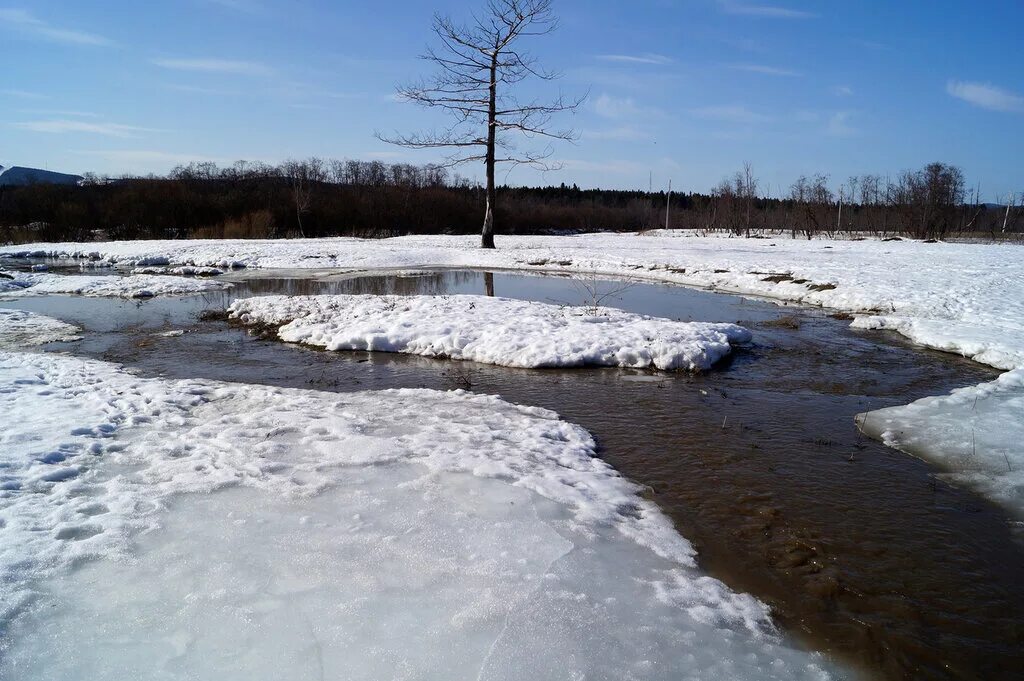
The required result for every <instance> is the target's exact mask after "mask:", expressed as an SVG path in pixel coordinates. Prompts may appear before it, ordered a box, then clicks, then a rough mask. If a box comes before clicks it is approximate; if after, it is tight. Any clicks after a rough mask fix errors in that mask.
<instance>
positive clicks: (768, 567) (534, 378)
mask: <svg viewBox="0 0 1024 681" xmlns="http://www.w3.org/2000/svg"><path fill="white" fill-rule="evenodd" d="M260 277H261V278H249V279H244V280H242V281H240V283H239V285H238V286H237V287H236V288H235V289H233V290H231V291H228V292H224V293H216V294H212V295H208V296H205V297H198V298H187V299H157V300H152V301H148V302H145V303H141V304H140V303H136V302H129V301H119V300H107V299H83V298H65V297H48V298H37V299H23V300H19V301H16V302H7V303H0V304H3V305H5V306H14V307H19V308H23V309H32V310H35V311H38V312H41V313H45V314H50V315H52V316H56V317H58V318H61V319H66V320H68V321H73V322H75V323H78V324H79V325H81V326H83V327H84V328H86V329H87V330H88V331H89V332H90V333H89V334H88V335H87V339H86V340H85V341H83V342H81V343H78V344H71V345H67V346H64V348H65V349H68V350H71V351H73V352H76V353H79V354H85V355H90V356H96V357H101V358H103V359H107V360H110V361H115V362H121V363H124V364H127V365H130V366H132V367H135V368H137V369H139V370H141V371H142V372H143V373H145V374H149V375H161V376H169V377H206V378H213V379H221V380H232V381H244V382H257V383H267V384H274V385H282V386H292V387H308V388H315V389H321V390H337V391H347V390H362V389H379V388H392V387H428V388H440V389H447V388H455V387H460V388H469V389H472V390H474V391H477V392H483V393H495V394H500V395H502V396H503V397H504V398H505V399H507V400H510V401H513V402H520V403H526V404H534V405H539V406H544V407H548V408H550V409H554V410H556V411H558V412H559V413H560V414H561V415H562V416H563V418H565V419H567V420H569V421H573V422H575V423H579V424H580V425H582V426H584V427H586V428H588V429H589V430H590V431H591V432H592V433H593V434H594V435H595V437H596V438H597V439H598V441H599V443H600V446H601V456H602V457H603V458H605V459H606V460H607V461H608V462H609V463H611V464H612V465H614V466H615V467H616V468H617V469H618V470H619V471H621V472H622V473H623V474H625V475H627V476H629V477H630V478H632V479H634V480H636V481H638V482H641V483H643V484H645V485H648V486H649V487H650V494H651V496H652V498H653V499H655V500H656V501H657V502H658V503H659V504H660V505H661V507H662V508H663V509H664V510H665V511H666V512H667V513H668V514H669V515H670V516H671V517H672V518H673V519H674V520H675V522H676V524H677V526H678V527H679V530H680V532H681V533H682V534H683V535H684V536H686V537H687V538H688V539H690V540H691V541H692V542H693V543H694V544H695V546H696V547H697V549H698V551H699V557H698V560H699V562H700V563H701V565H702V566H703V568H704V569H706V570H707V571H708V572H710V573H711V574H713V575H715V576H717V577H719V578H721V579H723V580H724V581H726V582H727V583H728V584H730V585H731V586H732V587H733V588H735V589H737V590H742V591H748V592H750V593H753V594H755V595H757V596H758V597H759V598H761V599H762V600H764V601H766V602H767V603H769V604H770V605H771V606H772V608H773V610H774V613H775V617H776V620H777V621H778V622H779V623H780V625H781V626H783V627H784V628H786V629H787V630H789V631H790V632H791V633H793V634H795V635H797V636H799V637H802V638H803V639H804V640H805V641H806V642H807V643H808V644H809V645H812V646H814V647H816V648H819V649H822V650H825V651H829V652H831V653H832V654H834V655H836V656H838V657H841V658H843V659H845V660H847V661H849V662H852V663H854V664H856V665H858V666H860V667H861V668H863V669H865V670H867V671H868V672H869V674H870V675H872V676H877V677H879V678H891V679H904V678H907V679H909V678H914V679H952V678H955V679H1004V678H1005V679H1010V678H1020V670H1021V669H1024V580H1022V579H1021V578H1022V576H1024V546H1022V544H1021V542H1020V540H1019V537H1015V536H1014V534H1013V532H1012V520H1011V519H1010V518H1009V517H1008V515H1007V514H1006V513H1005V512H1003V511H1002V510H1000V509H999V508H997V507H995V506H993V505H992V504H989V503H988V502H986V501H984V500H983V499H981V498H979V497H977V496H975V495H973V494H972V493H969V492H966V491H963V490H959V489H956V488H953V487H950V486H949V485H947V484H945V483H943V482H941V481H937V480H935V479H934V478H933V477H932V471H931V469H930V468H929V467H928V466H927V465H926V464H925V463H923V462H921V461H919V460H917V459H914V458H912V457H909V456H907V455H905V454H902V453H900V452H896V451H894V450H891V449H888V448H886V447H884V446H882V445H880V444H878V443H876V442H874V441H872V440H868V439H866V438H864V437H863V436H862V435H860V433H859V432H858V431H857V429H856V427H855V425H854V422H853V416H854V414H856V413H858V412H862V411H866V410H871V409H878V408H881V407H885V406H890V405H894V404H904V403H906V402H909V401H911V400H914V399H917V398H919V397H923V396H925V395H930V394H938V393H942V392H945V391H948V390H950V389H952V388H954V387H959V386H962V385H967V384H973V383H978V382H981V381H985V380H990V379H991V378H993V377H994V376H995V373H996V372H994V371H991V370H988V369H986V368H984V367H980V366H978V365H976V364H973V363H971V362H968V361H966V360H962V359H959V358H956V357H953V356H950V355H946V354H941V353H935V352H930V351H926V350H922V349H919V348H915V347H913V346H911V345H910V344H908V343H905V342H903V341H901V340H899V339H898V338H897V337H895V336H893V335H890V334H886V333H882V332H859V331H853V330H851V329H849V328H848V322H845V321H840V320H836V319H832V318H830V317H828V316H827V315H825V314H823V313H820V312H816V311H809V310H804V309H797V308H793V307H782V306H776V305H773V304H768V303H765V302H761V301H754V300H746V299H743V298H740V297H736V296H726V295H721V294H714V293H709V292H703V291H693V290H690V289H683V288H678V287H672V286H656V285H636V286H633V287H631V288H629V289H627V290H625V291H623V292H621V293H620V294H618V295H617V296H615V298H614V299H610V300H607V301H606V304H610V305H613V306H616V307H621V308H624V309H628V310H632V311H636V312H642V313H648V314H657V315H659V316H665V317H673V318H679V319H688V318H694V319H702V320H708V321H732V322H735V321H739V322H741V323H743V324H745V325H746V326H748V327H749V328H751V330H752V331H753V332H754V335H755V342H754V344H752V345H751V346H750V347H748V348H744V349H741V350H739V351H737V352H735V353H734V355H733V357H732V358H731V360H730V361H728V362H727V363H726V364H725V365H723V366H721V367H720V368H719V369H718V370H716V371H713V372H709V373H706V374H703V375H697V376H693V375H688V374H661V373H655V372H647V371H635V370H621V369H571V370H542V371H535V370H521V369H508V368H502V367H493V366H488V365H479V364H474V363H468V362H448V361H443V360H429V359H423V358H417V357H409V356H405V355H390V354H383V353H374V354H370V353H356V352H345V353H328V352H322V351H317V350H310V349H306V348H302V347H298V346H291V345H286V344H283V343H280V342H278V341H275V340H271V339H264V338H260V337H256V336H251V335H249V334H247V333H246V332H245V331H244V330H242V329H239V328H236V327H233V326H231V325H229V324H227V323H226V322H223V321H215V320H212V321H198V320H197V315H198V313H199V312H200V311H201V310H203V309H222V308H223V307H225V306H226V305H227V304H228V303H229V302H230V300H231V299H233V298H235V297H240V296H248V295H260V294H267V293H288V294H295V295H298V294H311V293H367V294H375V293H403V294H411V293H456V292H473V293H483V292H484V290H485V287H486V283H485V277H484V275H483V274H482V273H478V272H451V271H450V272H434V273H424V274H422V275H420V276H394V275H388V274H381V275H375V276H364V277H356V278H335V279H330V278H328V279H326V280H321V281H312V280H309V279H303V278H297V277H290V276H288V275H287V273H276V274H272V275H270V276H268V275H267V273H261V275H260ZM490 280H491V282H492V286H493V288H494V289H495V292H496V293H497V294H498V295H505V296H509V297H516V298H525V299H533V300H542V301H556V302H569V303H581V302H583V301H584V298H585V297H586V296H587V295H588V294H587V293H586V291H585V287H580V286H579V284H578V283H577V282H573V281H572V280H569V279H564V278H557V277H530V276H518V275H510V274H495V275H493V276H492V277H490ZM597 284H598V286H604V287H605V290H610V289H611V288H614V287H615V285H614V284H611V283H601V282H597ZM169 329H187V330H188V333H186V334H185V335H183V336H179V337H173V338H167V337H160V336H156V335H154V332H158V331H162V330H169Z"/></svg>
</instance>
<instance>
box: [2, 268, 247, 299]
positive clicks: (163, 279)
mask: <svg viewBox="0 0 1024 681" xmlns="http://www.w3.org/2000/svg"><path fill="white" fill-rule="evenodd" d="M0 274H5V275H7V276H4V277H2V278H0V294H3V295H7V296H10V295H47V294H50V295H53V294H64V295H68V294H71V295H81V296H114V297H120V298H151V297H153V296H164V295H194V294H197V293H204V292H206V291H214V290H220V289H225V288H227V287H229V286H230V284H226V283H223V282H218V281H209V280H201V279H186V278H184V277H174V276H165V275H154V274H133V275H130V276H127V277H117V276H102V275H87V274H49V273H26V272H9V271H0Z"/></svg>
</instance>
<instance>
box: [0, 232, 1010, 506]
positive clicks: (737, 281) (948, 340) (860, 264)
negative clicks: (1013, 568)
mask: <svg viewBox="0 0 1024 681" xmlns="http://www.w3.org/2000/svg"><path fill="white" fill-rule="evenodd" d="M477 243H478V239H477V237H475V236H416V237H401V238H396V239H386V240H362V239H345V238H337V239H317V240H289V241H245V240H234V241H232V240H213V241H200V240H193V241H134V242H113V243H77V244H76V243H68V244H29V245H21V246H7V247H3V248H0V255H3V254H5V253H6V254H8V255H20V256H55V257H78V258H84V259H89V260H90V261H92V262H96V263H102V264H118V265H123V266H126V267H129V266H130V267H134V266H167V265H175V266H189V267H215V268H220V269H226V268H231V267H249V268H261V267H263V268H268V267H273V268H292V269H295V268H298V269H308V270H324V269H331V268H340V269H345V270H350V271H357V270H367V269H375V268H410V267H480V268H492V269H497V268H511V269H517V270H525V271H545V272H547V271H558V272H570V273H576V274H588V275H589V274H591V273H596V274H599V275H607V276H612V277H624V278H632V279H644V280H658V281H667V282H674V283H679V284H685V285H690V286H700V287H711V288H715V289H718V290H722V291H729V292H736V293H744V294H753V295H758V296H764V297H768V298H773V299H776V300H780V301H790V302H797V303H801V304H808V305H817V306H822V307H825V308H829V309H833V310H838V311H843V312H847V313H851V314H854V315H856V318H855V319H854V320H853V322H852V323H853V325H854V326H856V327H858V328H866V329H891V330H894V331H896V332H898V333H901V334H903V335H904V336H906V337H908V338H910V339H911V340H913V341H915V342H917V343H920V344H922V345H925V346H927V347H931V348H935V349H938V350H943V351H947V352H954V353H958V354H962V355H964V356H966V357H970V358H972V359H974V360H976V361H978V362H982V363H985V364H989V365H991V366H993V367H996V368H999V369H1005V370H1013V369H1024V258H1022V257H1021V255H1022V250H1021V247H1020V246H1016V245H1011V244H956V243H930V244H929V243H921V242H911V241H878V240H870V239H869V240H863V241H833V240H813V241H807V240H793V239H789V238H785V237H773V238H770V239H741V238H727V237H698V236H687V235H684V234H678V233H671V232H651V233H646V234H642V235H637V234H622V235H619V234H589V235H582V236H572V237H539V236H523V237H516V236H499V237H498V238H497V244H498V249H497V250H496V251H482V250H480V249H478V248H476V245H477ZM2 285H3V282H2V281H0V286H2ZM1022 395H1024V386H1021V385H1020V382H1018V381H1016V380H1011V379H1007V381H1006V384H1005V385H1003V386H1002V387H1001V388H1000V390H998V391H986V392H985V398H984V402H983V403H982V406H981V407H980V408H983V409H985V410H986V412H988V413H991V415H992V416H991V418H992V419H993V422H994V423H998V424H1001V425H1000V426H999V427H998V428H995V429H992V428H985V429H975V430H974V434H973V438H972V442H971V453H972V456H973V453H974V452H976V451H978V450H982V451H986V452H995V453H996V456H997V457H998V458H1005V459H1006V460H1004V469H1006V468H1008V469H1009V470H1008V471H1006V473H1004V472H1001V471H1000V470H997V469H996V468H988V469H986V475H989V476H993V478H1003V480H1001V481H999V482H995V481H993V483H992V484H991V485H990V484H983V485H978V486H977V488H978V489H981V490H982V491H985V492H986V493H991V491H992V489H994V487H993V485H995V486H996V487H1005V486H1006V485H1007V484H1010V483H1009V482H1008V481H1007V479H1005V476H1006V474H1007V473H1009V474H1012V473H1013V472H1014V471H1021V470H1024V445H1022V444H1020V443H1021V442H1024V439H1022V438H1012V439H1010V440H1009V441H1010V442H1011V446H1010V447H1009V448H1008V449H1006V448H1005V444H1006V442H1007V441H1008V440H1007V433H1008V432H1011V430H1010V429H1013V428H1015V427H1019V425H1018V424H1020V423H1022V422H1024V413H1022V412H1021V406H1020V405H1021V402H1020V399H1019V398H1020V396H1022ZM954 401H955V400H954ZM908 413H909V412H908ZM925 414H927V419H924V415H925ZM895 415H896V412H894V411H891V410H890V411H888V412H887V415H886V418H891V417H894V416H895ZM968 416H970V415H968V414H963V413H961V414H959V415H958V417H957V418H959V419H960V420H961V421H963V420H964V419H965V418H967V417H968ZM951 417H952V416H951V415H950V414H949V413H948V412H941V411H936V410H934V409H930V410H928V411H927V412H925V411H921V410H918V416H916V417H915V418H913V419H910V418H907V419H904V420H903V421H902V424H903V425H902V427H901V431H900V433H899V434H896V433H895V431H893V434H892V435H891V436H890V437H889V438H888V440H889V441H890V442H893V443H894V444H895V443H896V442H897V440H899V441H901V442H903V443H904V444H902V445H900V446H901V447H902V448H903V449H906V450H907V451H911V452H912V453H914V454H916V455H918V456H921V457H923V458H927V459H929V460H932V461H934V462H936V463H938V464H939V465H940V466H950V467H953V468H954V469H956V468H957V467H958V466H960V465H962V464H960V463H957V462H963V461H965V458H964V457H965V455H966V454H967V449H966V445H965V441H964V440H962V439H960V440H958V442H959V443H960V444H959V445H955V443H954V442H953V441H951V442H947V443H945V444H938V443H937V444H936V446H935V447H934V448H933V447H932V442H933V440H931V439H929V438H928V437H925V432H926V431H925V430H922V428H925V426H926V425H927V423H929V422H931V425H927V427H928V428H931V429H932V430H931V432H937V431H936V430H935V428H938V427H941V425H942V421H943V420H944V419H948V418H951ZM922 419H924V420H922ZM935 419H938V421H935ZM929 420H930V421H929ZM871 421H872V419H870V418H869V419H868V422H869V423H870V422H871ZM915 424H919V425H915ZM911 442H913V443H914V444H913V445H911V444H909V443H911ZM954 446H957V447H959V450H958V451H959V453H958V454H957V455H956V456H952V455H951V454H950V453H949V452H950V451H951V450H950V448H951V447H954ZM1007 463H1008V465H1006V464H1007ZM1011 477H1012V476H1011ZM976 478H977V476H976V475H975V474H973V473H972V474H969V475H965V476H963V477H961V478H959V479H960V480H961V481H963V482H967V483H969V484H976V483H975V482H972V481H974V480H976ZM997 498H999V499H1000V500H1001V501H1003V502H1004V503H1007V504H1010V506H1011V508H1012V509H1013V510H1014V511H1015V512H1017V513H1020V514H1024V507H1022V506H1021V505H1020V504H1019V503H1015V502H1012V501H1010V499H1009V498H1008V497H1006V496H1005V495H1000V496H999V497H997Z"/></svg>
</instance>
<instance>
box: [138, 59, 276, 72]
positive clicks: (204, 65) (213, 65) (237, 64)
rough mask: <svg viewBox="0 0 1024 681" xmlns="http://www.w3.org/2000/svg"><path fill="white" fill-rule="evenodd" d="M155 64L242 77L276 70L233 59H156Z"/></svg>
mask: <svg viewBox="0 0 1024 681" xmlns="http://www.w3.org/2000/svg"><path fill="white" fill-rule="evenodd" d="M153 63H154V64H156V65H157V66H159V67H161V68H165V69H173V70H175V71H202V72H206V73H230V74H234V75H240V76H269V75H271V74H273V72H274V70H273V69H271V68H270V67H269V66H266V65H265V64H261V63H259V62H253V61H237V60H232V59H209V58H201V59H154V60H153Z"/></svg>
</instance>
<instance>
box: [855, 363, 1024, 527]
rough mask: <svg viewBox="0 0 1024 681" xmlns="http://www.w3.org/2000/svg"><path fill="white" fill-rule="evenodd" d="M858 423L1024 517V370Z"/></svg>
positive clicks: (884, 411)
mask: <svg viewBox="0 0 1024 681" xmlns="http://www.w3.org/2000/svg"><path fill="white" fill-rule="evenodd" d="M857 424H858V425H859V426H860V428H861V430H863V431H864V432H865V433H867V434H868V435H870V436H871V437H875V438H878V439H880V440H882V441H883V442H885V443H886V444H887V445H889V446H891V447H895V448H897V449H900V450H902V451H905V452H907V453H909V454H913V455H914V456H918V457H920V458H922V459H925V460H927V461H931V462H933V463H935V464H936V465H937V466H939V468H941V469H943V470H944V471H946V473H945V474H944V477H945V478H947V479H948V480H950V481H951V482H954V483H957V484H961V485H964V486H965V487H969V488H971V489H974V490H976V491H978V492H980V493H982V494H984V495H986V496H988V497H989V498H991V499H994V500H996V501H998V502H1000V503H1002V504H1003V505H1004V506H1006V507H1007V508H1009V509H1010V510H1011V511H1013V512H1014V513H1015V514H1016V515H1018V516H1020V517H1022V518H1024V449H1022V447H1021V443H1022V442H1024V369H1015V370H1013V371H1008V372H1006V373H1005V374H1003V375H1001V376H1000V377H999V378H997V379H996V380H994V381H991V382H989V383H982V384H981V385H977V386H970V387H967V388H961V389H959V390H954V391H953V392H951V393H950V394H948V395H942V396H937V397H925V398H924V399H920V400H917V401H916V402H912V403H911V404H908V405H904V406H899V407H888V408H886V409H878V410H876V411H871V412H867V413H864V414H859V415H858V416H857Z"/></svg>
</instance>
